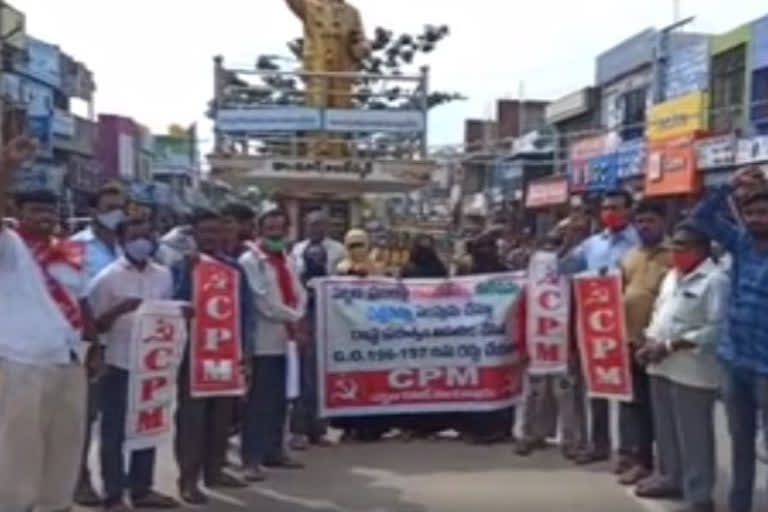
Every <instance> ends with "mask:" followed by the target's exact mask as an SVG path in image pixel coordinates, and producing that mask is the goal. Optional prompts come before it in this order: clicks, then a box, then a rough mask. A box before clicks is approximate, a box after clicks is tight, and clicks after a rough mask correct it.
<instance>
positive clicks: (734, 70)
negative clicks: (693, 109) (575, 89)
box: [710, 44, 747, 132]
mask: <svg viewBox="0 0 768 512" xmlns="http://www.w3.org/2000/svg"><path fill="white" fill-rule="evenodd" d="M746 50H747V46H746V44H742V45H740V46H737V47H735V48H733V49H731V50H728V51H726V52H723V53H721V54H720V55H716V56H715V57H714V58H713V59H712V86H711V90H712V91H711V94H712V100H711V109H710V125H711V128H712V130H713V131H715V132H730V131H733V130H735V129H737V128H739V127H741V119H742V116H743V114H744V112H743V108H744V88H745V83H744V79H745V74H746Z"/></svg>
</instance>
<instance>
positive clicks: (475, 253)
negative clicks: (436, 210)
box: [461, 231, 515, 444]
mask: <svg viewBox="0 0 768 512" xmlns="http://www.w3.org/2000/svg"><path fill="white" fill-rule="evenodd" d="M500 236H501V233H500V232H499V231H490V232H487V233H484V234H482V235H480V236H479V237H477V238H476V239H474V240H472V241H470V242H468V244H467V252H468V253H469V255H470V257H471V258H472V263H471V266H470V268H469V271H467V272H464V274H465V275H480V274H496V273H503V272H508V271H509V270H508V268H507V267H506V266H505V265H504V264H503V263H502V261H501V256H500V254H499V244H498V241H499V237H500ZM462 416H463V422H462V428H461V431H462V434H463V437H464V438H465V439H466V440H467V441H469V442H471V443H476V444H492V443H498V442H504V441H508V440H511V439H512V429H513V427H514V425H515V409H514V407H509V408H506V409H501V410H498V411H492V412H478V413H469V414H464V415H462Z"/></svg>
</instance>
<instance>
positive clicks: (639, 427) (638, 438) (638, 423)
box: [619, 361, 655, 469]
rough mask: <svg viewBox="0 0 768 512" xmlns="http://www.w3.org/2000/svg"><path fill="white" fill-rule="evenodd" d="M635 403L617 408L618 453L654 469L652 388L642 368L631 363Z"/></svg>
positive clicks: (628, 403) (623, 404)
mask: <svg viewBox="0 0 768 512" xmlns="http://www.w3.org/2000/svg"><path fill="white" fill-rule="evenodd" d="M632 386H633V388H634V395H635V396H634V400H633V401H632V402H621V404H620V405H619V451H620V452H621V453H622V454H623V455H628V456H630V457H633V458H634V459H635V460H636V461H637V463H638V464H642V465H643V466H644V467H646V468H648V469H652V468H653V441H654V437H655V436H654V428H653V409H652V406H651V387H650V379H649V378H648V373H646V371H645V368H644V367H643V366H640V365H639V364H637V363H636V362H634V361H633V362H632Z"/></svg>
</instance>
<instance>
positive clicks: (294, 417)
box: [290, 210, 346, 450]
mask: <svg viewBox="0 0 768 512" xmlns="http://www.w3.org/2000/svg"><path fill="white" fill-rule="evenodd" d="M305 222H306V229H307V239H306V240H303V241H301V242H299V243H297V244H296V245H295V246H294V247H293V251H292V256H293V260H294V263H295V264H296V269H297V272H298V275H299V277H300V278H301V280H302V282H303V283H304V285H305V286H309V280H310V279H312V278H315V277H321V276H330V275H333V274H335V273H336V267H338V265H339V263H340V262H341V260H342V259H344V255H345V253H346V250H345V249H344V245H343V244H342V243H341V242H337V241H336V240H333V239H331V238H328V215H327V214H326V213H325V212H324V211H323V210H315V211H312V212H310V213H308V214H307V217H306V220H305ZM307 293H308V294H309V295H312V293H313V291H312V290H310V289H307ZM308 306H310V308H308V310H307V325H308V328H309V329H310V330H314V327H313V326H314V314H315V312H314V301H310V302H309V303H308ZM300 358H301V362H300V364H299V368H300V371H301V379H300V380H301V392H300V396H299V397H298V399H296V400H295V401H294V404H293V407H292V408H291V422H290V430H291V434H292V436H291V447H292V448H293V449H296V450H306V449H307V448H308V447H309V445H310V444H317V445H323V444H327V440H326V439H325V435H326V429H327V428H326V425H325V423H324V422H323V421H321V420H320V418H319V417H318V414H317V409H318V404H317V379H318V377H317V363H316V361H317V351H316V350H315V336H314V332H310V333H309V339H308V340H307V344H306V345H305V346H303V347H301V353H300Z"/></svg>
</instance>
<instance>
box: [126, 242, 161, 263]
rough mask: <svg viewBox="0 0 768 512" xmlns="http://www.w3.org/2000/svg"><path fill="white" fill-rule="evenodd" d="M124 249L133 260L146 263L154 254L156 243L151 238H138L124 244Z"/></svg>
mask: <svg viewBox="0 0 768 512" xmlns="http://www.w3.org/2000/svg"><path fill="white" fill-rule="evenodd" d="M123 250H124V251H125V255H126V256H128V258H129V259H130V260H131V261H134V262H136V263H144V262H145V261H147V260H148V259H149V258H150V257H152V254H154V252H155V244H154V242H153V241H152V240H150V239H149V238H137V239H136V240H131V241H130V242H127V243H126V244H125V245H124V246H123Z"/></svg>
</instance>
